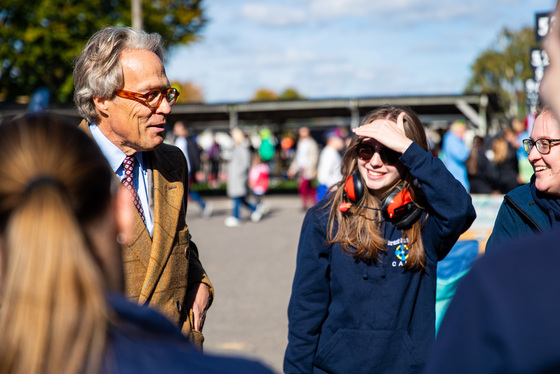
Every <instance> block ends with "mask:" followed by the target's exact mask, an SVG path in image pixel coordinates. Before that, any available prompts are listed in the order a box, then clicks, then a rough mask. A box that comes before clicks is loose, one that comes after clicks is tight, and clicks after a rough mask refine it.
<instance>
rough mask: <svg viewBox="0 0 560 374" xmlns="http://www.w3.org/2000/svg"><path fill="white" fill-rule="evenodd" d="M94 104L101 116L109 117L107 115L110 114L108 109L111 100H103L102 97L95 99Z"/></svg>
mask: <svg viewBox="0 0 560 374" xmlns="http://www.w3.org/2000/svg"><path fill="white" fill-rule="evenodd" d="M93 103H94V104H95V108H97V111H98V112H99V114H101V115H102V116H107V113H108V112H109V108H108V107H107V104H108V103H109V100H107V99H102V98H100V97H94V98H93Z"/></svg>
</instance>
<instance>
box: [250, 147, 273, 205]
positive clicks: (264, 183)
mask: <svg viewBox="0 0 560 374" xmlns="http://www.w3.org/2000/svg"><path fill="white" fill-rule="evenodd" d="M269 182H270V168H269V167H268V164H267V163H266V162H264V161H263V160H262V158H261V156H260V155H259V153H258V152H255V153H254V155H253V162H252V164H251V169H250V170H249V188H250V189H251V191H252V192H253V195H255V200H256V203H257V207H258V208H259V210H260V211H263V210H265V209H264V208H265V207H266V203H265V202H263V201H262V197H263V196H264V195H265V194H266V193H267V192H268V185H269Z"/></svg>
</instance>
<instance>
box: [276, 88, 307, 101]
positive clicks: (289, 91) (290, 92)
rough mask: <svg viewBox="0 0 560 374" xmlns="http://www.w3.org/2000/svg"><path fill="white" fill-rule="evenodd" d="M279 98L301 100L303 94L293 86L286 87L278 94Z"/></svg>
mask: <svg viewBox="0 0 560 374" xmlns="http://www.w3.org/2000/svg"><path fill="white" fill-rule="evenodd" d="M278 98H279V99H280V100H303V99H305V97H304V96H302V95H300V93H299V92H297V91H296V90H295V89H294V88H291V87H290V88H286V89H285V90H284V92H282V93H281V94H280V96H278Z"/></svg>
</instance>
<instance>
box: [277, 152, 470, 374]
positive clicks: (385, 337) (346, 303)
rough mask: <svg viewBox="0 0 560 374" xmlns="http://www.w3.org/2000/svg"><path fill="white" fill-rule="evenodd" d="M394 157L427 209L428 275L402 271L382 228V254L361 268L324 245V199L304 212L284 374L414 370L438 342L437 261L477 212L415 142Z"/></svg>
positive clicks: (393, 234)
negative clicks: (422, 196) (384, 241)
mask: <svg viewBox="0 0 560 374" xmlns="http://www.w3.org/2000/svg"><path fill="white" fill-rule="evenodd" d="M400 160H401V162H402V163H403V164H404V165H405V166H406V167H407V168H408V169H409V170H410V173H411V174H412V175H413V176H414V177H415V178H416V179H417V180H418V182H419V183H420V187H421V188H422V190H423V192H424V194H425V195H426V198H427V200H428V202H429V207H428V211H427V213H428V216H427V220H426V222H425V224H424V227H423V231H422V241H423V244H424V248H425V250H426V257H427V259H426V269H425V270H419V271H411V270H406V269H405V268H404V267H403V265H404V263H405V262H406V254H407V251H406V249H407V248H406V247H407V243H402V233H401V231H400V230H398V229H396V228H395V227H394V226H393V225H392V224H391V223H389V222H386V223H384V224H383V225H382V230H383V234H384V237H385V238H386V239H387V246H386V252H381V257H380V259H379V261H369V262H366V261H362V260H356V259H354V258H353V257H352V256H351V255H349V254H348V253H347V252H345V251H344V250H343V249H342V248H341V246H340V245H339V244H338V243H336V244H333V245H329V244H328V243H326V240H325V239H326V237H327V224H328V214H329V213H328V212H329V208H330V207H329V206H328V202H327V201H326V200H323V201H322V202H320V203H319V204H317V205H316V206H315V207H313V208H312V209H310V210H309V212H308V213H307V215H306V217H305V220H304V223H303V226H302V230H301V235H300V241H299V247H298V255H297V267H296V273H295V276H294V282H293V288H292V296H291V299H290V304H289V308H288V317H289V333H288V341H289V342H288V347H287V349H286V355H285V359H284V371H285V372H286V373H407V374H408V373H417V372H420V371H421V369H422V367H423V365H424V362H425V359H426V355H427V352H428V349H429V347H430V345H431V344H432V342H433V340H434V337H435V293H436V276H437V275H436V267H437V262H438V261H439V260H441V259H443V258H444V257H445V256H446V255H447V253H448V252H449V250H450V249H451V247H452V246H453V245H454V244H455V242H456V241H457V239H458V238H459V236H460V235H461V234H462V233H463V232H464V231H466V230H467V229H468V228H469V226H470V225H471V223H472V222H473V221H474V219H475V217H476V213H475V210H474V207H473V205H472V201H471V198H470V196H469V194H468V193H467V192H466V190H465V188H464V187H463V186H462V185H461V183H459V182H458V181H457V180H456V179H455V178H454V177H453V176H452V175H451V174H450V173H449V172H448V171H447V169H446V168H445V166H444V165H443V163H442V162H441V160H439V159H437V158H434V157H432V155H431V153H429V152H426V151H425V150H423V149H422V148H421V147H420V146H419V145H418V144H416V143H413V144H412V145H411V146H410V147H409V148H408V149H407V150H406V151H405V152H404V153H403V155H402V156H401V158H400ZM424 218H425V217H422V219H424Z"/></svg>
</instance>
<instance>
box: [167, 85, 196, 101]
mask: <svg viewBox="0 0 560 374" xmlns="http://www.w3.org/2000/svg"><path fill="white" fill-rule="evenodd" d="M171 86H172V87H174V88H176V89H178V90H179V98H178V99H177V102H178V103H180V104H181V103H182V104H186V103H191V104H199V103H203V102H204V94H203V93H202V87H200V86H198V85H196V84H195V83H193V82H184V83H180V82H172V83H171Z"/></svg>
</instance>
